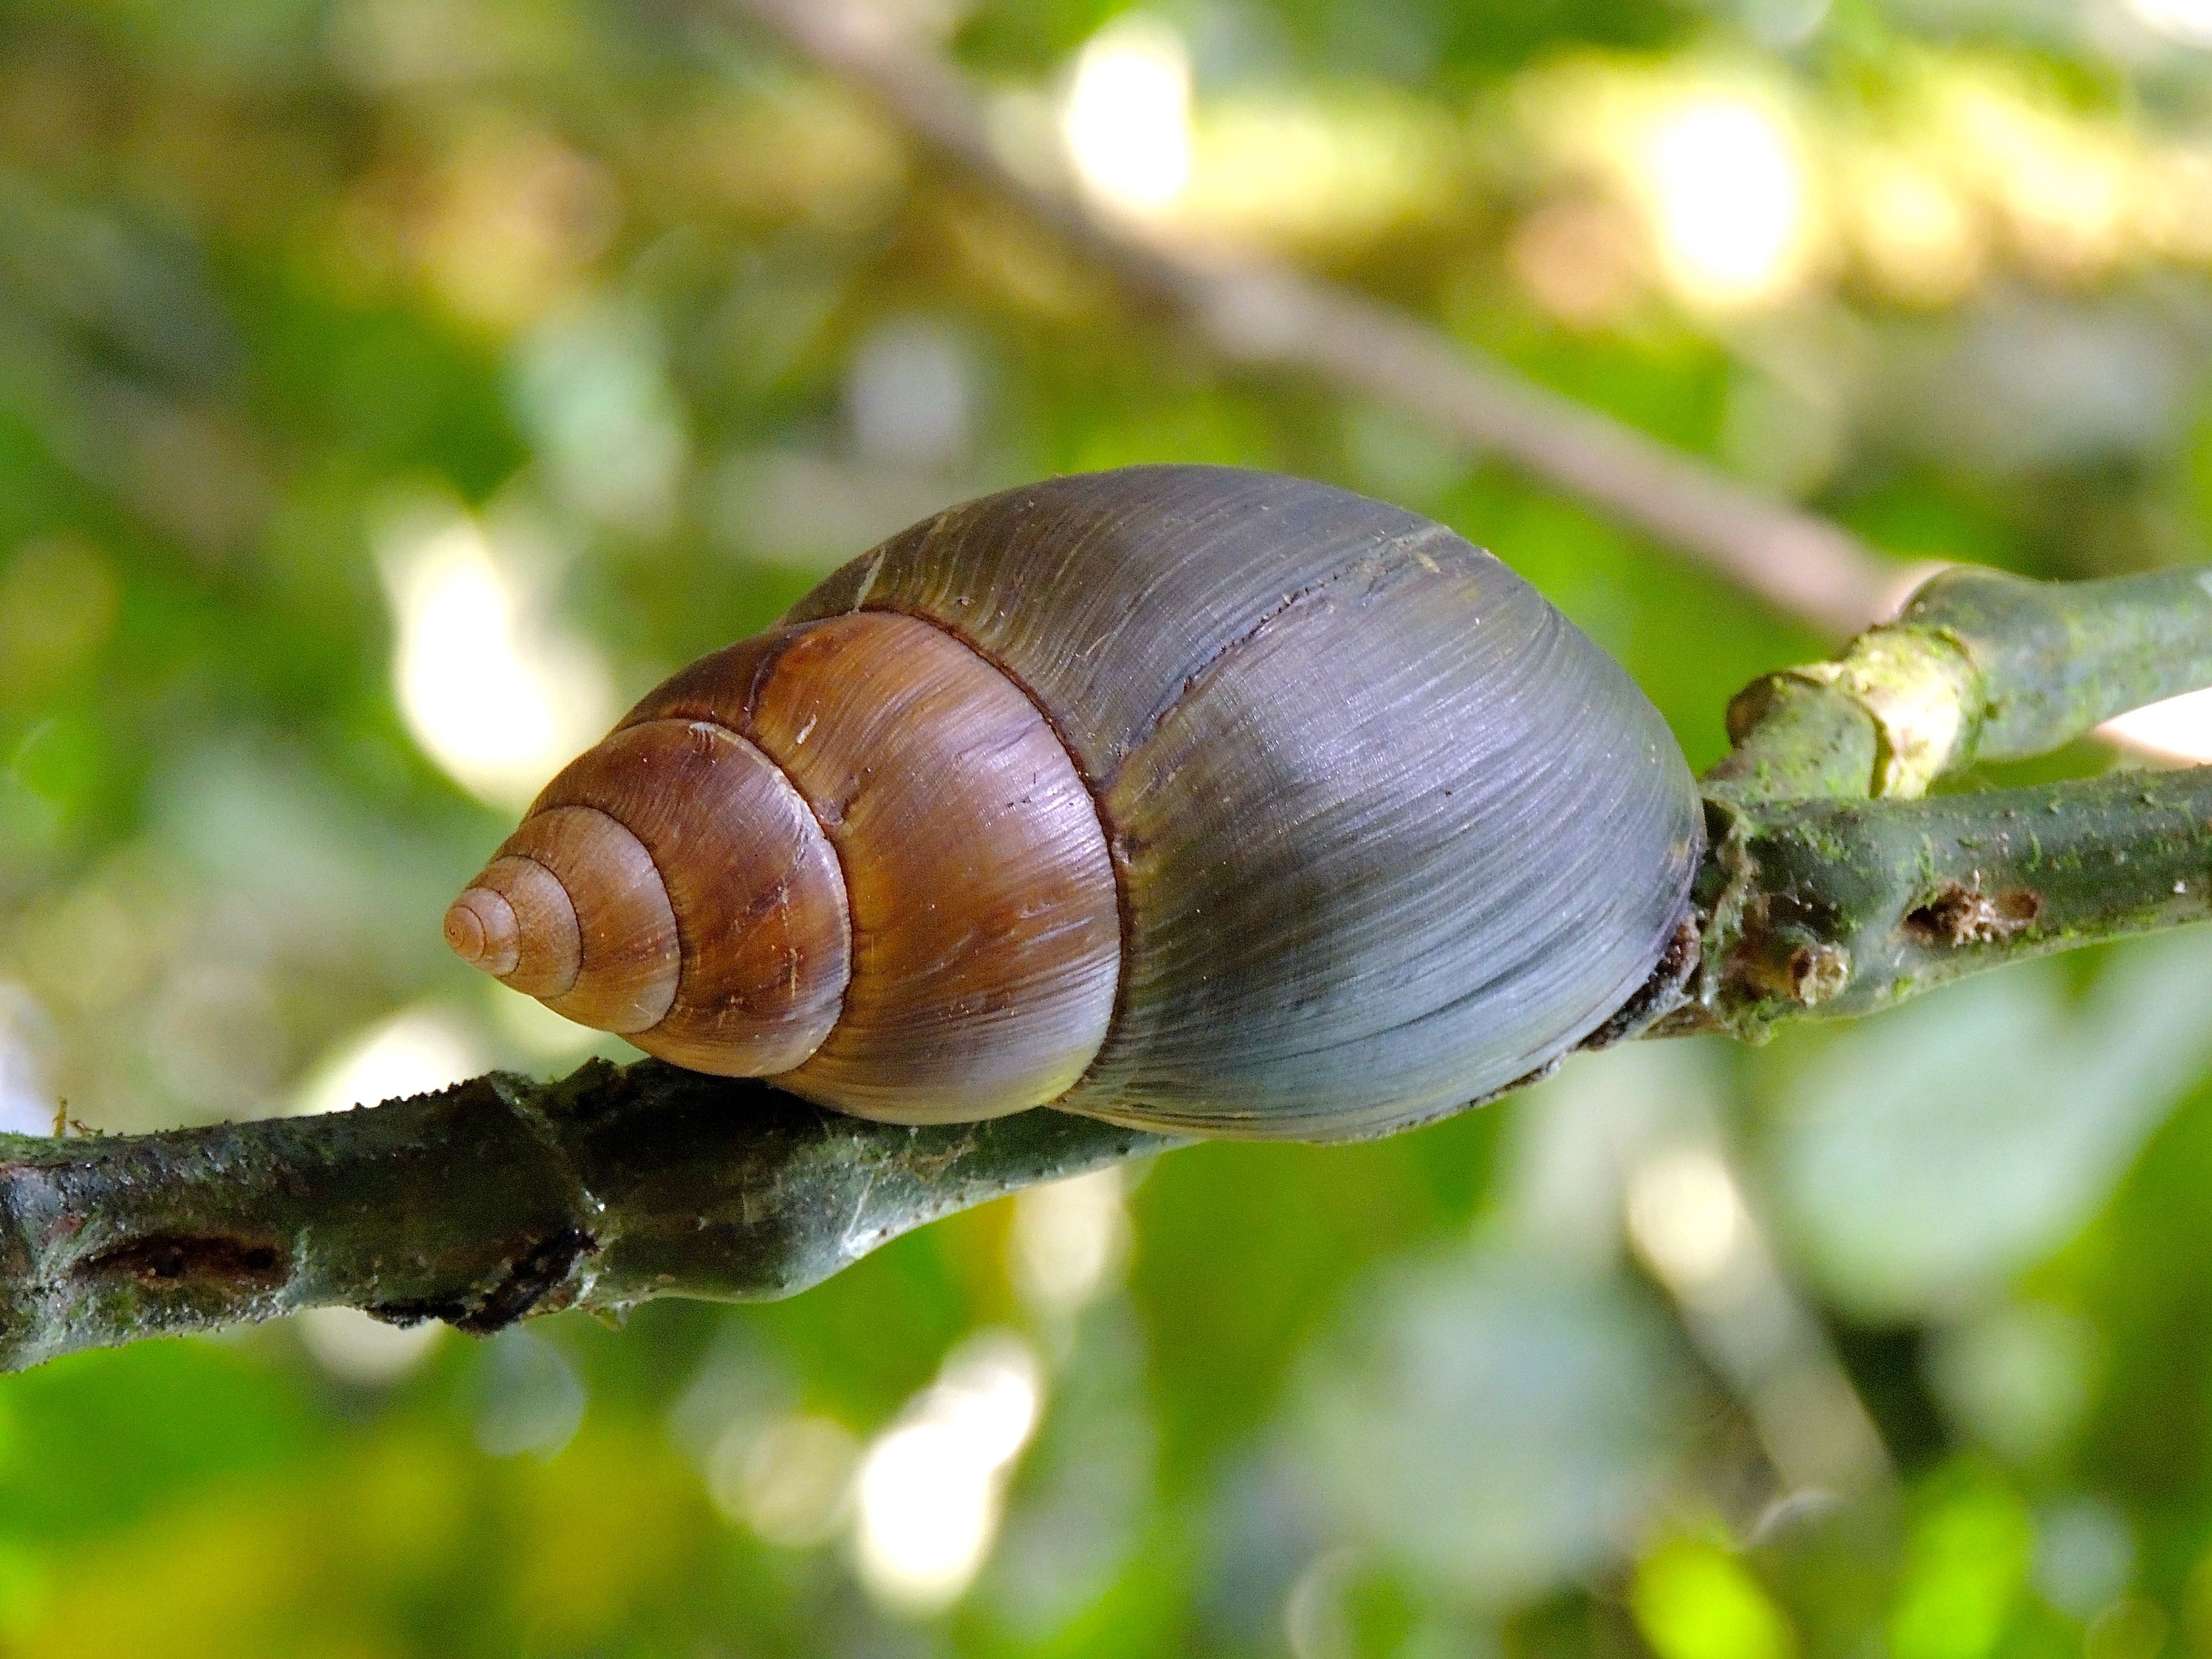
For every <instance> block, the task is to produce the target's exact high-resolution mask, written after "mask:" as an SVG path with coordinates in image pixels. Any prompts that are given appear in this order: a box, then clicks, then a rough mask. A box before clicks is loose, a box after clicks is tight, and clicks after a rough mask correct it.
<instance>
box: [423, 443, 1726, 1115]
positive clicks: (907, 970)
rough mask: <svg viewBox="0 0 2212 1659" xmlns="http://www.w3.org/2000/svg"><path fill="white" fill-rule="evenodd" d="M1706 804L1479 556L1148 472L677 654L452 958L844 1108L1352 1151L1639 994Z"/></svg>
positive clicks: (462, 922)
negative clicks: (1078, 1123) (775, 621)
mask: <svg viewBox="0 0 2212 1659" xmlns="http://www.w3.org/2000/svg"><path fill="white" fill-rule="evenodd" d="M1699 824H1700V816H1699V805H1698V799H1697V793H1696V789H1695V787H1694V785H1693V783H1692V780H1691V777H1690V774H1689V769H1688V768H1687V766H1686V764H1685V763H1684V761H1683V759H1682V756H1681V753H1680V750H1679V749H1678V747H1677V746H1676V744H1675V743H1674V738H1673V737H1672V736H1671V734H1670V733H1669V732H1668V729H1667V726H1666V725H1665V723H1664V721H1662V719H1661V718H1660V716H1659V714H1658V713H1657V711H1656V710H1655V709H1654V708H1652V707H1651V705H1650V703H1649V702H1647V701H1646V700H1645V699H1644V696H1642V695H1641V694H1640V693H1639V692H1638V690H1637V689H1636V687H1635V686H1634V685H1633V684H1632V683H1631V682H1630V681H1629V679H1628V678H1627V677H1626V675H1625V674H1624V673H1623V672H1622V671H1621V670H1620V668H1619V666H1618V665H1615V664H1614V663H1613V660H1612V659H1610V658H1608V657H1607V656H1606V655H1605V653H1603V652H1601V651H1600V650H1599V649H1598V648H1597V647H1595V645H1593V644H1591V643H1590V641H1589V640H1588V639H1586V638H1585V637H1584V636H1583V635H1582V634H1580V633H1579V632H1578V631H1577V630H1576V629H1575V628H1574V627H1573V626H1572V625H1571V623H1568V622H1567V621H1566V620H1565V618H1564V617H1561V616H1560V615H1559V612H1558V611H1554V610H1553V608H1552V606H1551V605H1549V604H1547V602H1546V601H1545V600H1544V599H1543V598H1542V597H1541V595H1539V594H1538V593H1537V592H1536V591H1535V590H1534V588H1532V587H1530V586H1528V584H1527V583H1526V582H1524V581H1522V580H1521V579H1520V578H1519V577H1517V576H1516V575H1515V574H1513V573H1512V572H1511V571H1510V570H1508V569H1507V568H1505V566H1504V565H1503V564H1502V563H1500V562H1498V560H1497V559H1496V558H1494V557H1493V556H1491V555H1490V554H1488V553H1486V552H1484V551H1482V550H1480V549H1478V548H1475V547H1474V546H1472V545H1470V544H1468V542H1466V541H1464V540H1462V538H1460V537H1458V536H1457V535H1455V534H1454V533H1453V532H1450V531H1449V530H1446V529H1444V528H1443V527H1442V526H1438V525H1436V524H1432V523H1430V522H1428V521H1427V520H1423V519H1420V518H1418V517H1416V516H1414V515H1413V514H1411V513H1405V512H1402V511H1400V510H1399V509H1397V508H1395V507H1386V506H1383V505H1382V504H1381V503H1379V502H1376V501H1369V500H1367V499H1365V498H1364V497H1362V496H1358V495H1352V494H1349V493H1347V492H1346V491H1344V490H1340V489H1330V488H1328V487H1325V486H1323V485H1320V484H1315V483H1306V482H1304V481H1302V480H1298V479H1295V478H1287V477H1275V476H1272V475H1269V474H1265V473H1256V472H1246V471H1234V470H1231V469H1227V468H1218V467H1198V466H1146V467H1131V468H1127V469H1124V470H1122V471H1114V472H1104V473H1097V474H1091V475H1087V476H1079V477H1065V478H1058V479H1054V480H1052V481H1050V482H1048V483H1039V484H1034V485H1030V486H1028V487H1025V488H1023V489H1014V490H1010V491H1007V492H1006V493H1005V494H1003V495H994V496H991V497H988V498H987V499H985V500H982V501H972V502H969V503H968V504H966V505H964V506H961V507H953V508H951V509H950V510H948V511H946V512H945V513H939V515H938V516H937V517H935V518H933V519H931V520H928V521H927V522H926V523H923V524H920V525H917V526H915V527H914V528H912V529H911V530H908V531H907V532H904V533H902V534H901V535H899V536H896V537H895V538H892V539H891V540H890V541H889V542H886V543H884V544H883V545H882V546H881V547H878V549H876V550H874V551H873V552H872V553H869V554H866V555H865V556H862V557H860V558H859V559H856V560H855V561H854V562H852V563H850V564H848V565H847V566H845V567H844V568H842V569H841V570H839V571H837V572H836V574H833V575H831V576H830V577H829V579H828V580H825V581H823V583H822V584H821V586H818V587H817V588H815V589H814V590H813V592H811V593H809V594H808V595H807V596H806V597H805V598H804V599H801V600H800V601H799V604H798V605H797V606H796V607H795V608H794V609H793V611H792V612H791V614H790V616H789V617H787V619H786V621H785V622H784V623H783V624H782V625H781V626H780V627H777V628H775V629H771V630H770V631H769V632H768V633H766V634H763V635H758V636H757V637H756V638H753V639H750V640H745V641H740V642H739V643H738V644H736V645H733V646H731V647H728V648H727V649H726V650H723V651H720V652H717V653H714V655H712V656H709V657H707V658H704V659H702V660H700V661H699V662H696V663H694V664H693V665H691V666H690V667H688V668H686V669H684V670H683V671H680V672H679V673H678V674H677V675H675V676H674V677H673V678H671V679H670V680H668V681H667V682H666V683H665V684H663V685H661V686H660V687H659V688H658V689H657V690H654V691H653V692H652V693H651V694H650V695H648V696H647V697H646V698H645V699H644V701H643V702H641V703H639V704H638V706H637V707H636V708H634V709H633V710H631V711H630V713H629V714H628V715H627V716H626V717H625V718H624V719H623V722H622V724H621V725H620V726H617V728H616V730H615V731H614V732H612V733H611V735H610V736H609V737H608V738H606V740H605V742H603V743H601V744H599V746H598V747H597V748H595V749H592V750H590V751H589V752H588V753H586V754H585V755H584V756H583V757H580V759H578V760H577V761H576V762H574V763H573V764H572V765H570V766H569V767H568V769H566V770H564V771H563V772H562V774H561V775H559V776H558V777H556V779H555V780H554V781H553V782H552V783H551V784H550V786H549V787H547V788H546V790H545V793H544V794H543V795H542V796H541V797H539V799H538V801H537V803H536V804H535V805H533V806H532V808H531V811H530V813H529V815H528V816H527V817H526V818H525V820H524V822H523V823H522V826H521V827H520V829H518V830H516V832H515V833H514V835H513V836H511V837H510V838H509V839H508V841H507V843H506V844H505V845H504V846H503V847H501V848H500V850H499V854H498V855H497V856H495V858H494V859H493V860H492V861H491V863H490V864H489V866H487V867H486V869H485V870H484V872H483V874H482V875H480V876H479V877H477V880H476V881H475V882H474V883H473V884H471V886H470V887H469V888H468V890H466V891H465V892H464V893H463V894H462V895H461V896H460V897H459V898H458V899H457V900H455V901H454V903H453V908H452V909H451V910H449V911H448V912H447V920H446V936H447V940H448V942H449V943H451V944H452V945H453V948H454V949H455V950H456V951H458V952H459V954H460V955H461V956H462V957H465V959H467V960H469V961H471V962H472V963H476V964H477V966H479V967H482V968H483V969H487V970H488V971H489V972H491V973H494V974H495V975H498V976H499V977H501V979H503V980H505V981H506V982H507V983H508V984H509V985H512V986H513V987H517V988H518V989H521V990H525V991H527V992H530V993H531V994H533V995H536V996H538V997H541V998H543V999H544V1000H545V1001H546V1003H547V1004H548V1006H551V1007H553V1008H555V1009H557V1010H558V1011H560V1012H562V1013H564V1014H567V1015H568V1016H569V1017H570V1018H574V1019H578V1020H581V1021H583V1022H584V1023H586V1024H592V1025H595V1026H599V1027H600V1028H602V1029H604V1030H610V1031H617V1032H620V1033H622V1034H623V1036H627V1037H628V1038H629V1040H630V1041H631V1042H635V1044H637V1046H639V1047H640V1048H644V1049H646V1050H647V1052H649V1053H652V1054H658V1055H659V1056H661V1057H662V1058H664V1059H666V1060H671V1061H673V1062H675V1063H677V1064H678V1065H683V1066H692V1067H695V1068H696V1069H699V1070H702V1071H708V1072H714V1073H723V1074H726V1075H732V1076H767V1077H772V1078H774V1079H775V1080H776V1082H777V1083H778V1084H779V1085H781V1086H782V1087H785V1088H787V1089H790V1090H793V1091H796V1092H797V1093H799V1094H801V1095H804V1096H806V1097H810V1098H811V1099H814V1100H817V1101H818V1102H821V1103H824V1104H827V1105H829V1106H834V1107H836V1108H839V1109H843V1110H846V1111H849V1112H854V1113H858V1114H860V1115H864V1116H868V1117H873V1118H878V1119H883V1120H885V1121H893V1122H902V1123H925V1122H939V1121H952V1120H961V1119H969V1118H982V1117H989V1116H993V1115H999V1114H1002V1113H1006V1112H1011V1111H1017V1110H1020V1109H1023V1108H1025V1107H1029V1106H1035V1105H1040V1104H1044V1103H1050V1104H1052V1105H1054V1106H1057V1107H1060V1108H1061V1109H1066V1110H1071V1111H1078V1112H1084V1113H1088V1114H1091V1115H1095V1116H1098V1117H1103V1118H1107V1119H1109V1120H1112V1121H1118V1122H1126V1123H1130V1124H1135V1125H1141V1126H1146V1127H1174V1128H1182V1129H1188V1130H1194V1131H1196V1132H1199V1133H1206V1134H1212V1135H1221V1136H1279V1137H1291V1138H1299V1139H1344V1138H1348V1137H1354V1136H1361V1135H1367V1134H1372V1133H1381V1132H1383V1131H1386V1130H1389V1129H1393V1128H1397V1127H1405V1126H1407V1125H1409V1124H1412V1123H1415V1122H1419V1121H1425V1120H1426V1119H1428V1118H1431V1117H1434V1116H1437V1115H1440V1114H1442V1113H1444V1112H1447V1111H1450V1110H1453V1109H1456V1108H1457V1107H1459V1106H1461V1105H1463V1104H1465V1103H1467V1102H1468V1101H1470V1100H1472V1099H1475V1098H1477V1097H1482V1096H1485V1095H1487V1094H1490V1093H1493V1092H1495V1091H1498V1090H1499V1089H1501V1088H1503V1087H1504V1086H1505V1085H1509V1084H1510V1083H1512V1082H1514V1081H1516V1079H1521V1078H1523V1077H1525V1076H1527V1075H1528V1074H1529V1073H1532V1072H1535V1071H1538V1070H1540V1069H1541V1068H1542V1067H1543V1066H1547V1065H1548V1064H1549V1063H1550V1062H1551V1061H1553V1060H1554V1059H1556V1058H1557V1057H1558V1056H1559V1055H1560V1054H1564V1053H1565V1052H1566V1051H1567V1050H1568V1049H1569V1048H1572V1047H1573V1046H1574V1045H1575V1044H1576V1043H1577V1042H1580V1041H1581V1040H1583V1038H1584V1037H1586V1036H1589V1035H1590V1033H1592V1032H1593V1031H1594V1030H1596V1029H1597V1028H1598V1027H1599V1026H1600V1025H1601V1024H1603V1023H1604V1022H1605V1021H1606V1020H1607V1018H1609V1017H1610V1016H1612V1015H1613V1014H1614V1013H1615V1012H1616V1011H1618V1010H1620V1008H1621V1007H1622V1006H1623V1005H1624V1004H1626V1002H1628V1001H1629V1000H1630V999H1631V998H1632V996H1633V995H1634V994H1635V993H1636V992H1637V991H1638V988H1639V987H1642V986H1643V985H1644V983H1645V981H1646V980H1647V979H1648V978H1649V977H1650V975H1651V974H1652V972H1653V970H1654V968H1655V966H1656V964H1657V963H1659V962H1660V960H1661V958H1662V955H1663V954H1664V953H1665V952H1666V951H1667V949H1668V945H1669V943H1670V942H1671V940H1672V939H1673V937H1674V933H1675V931H1676V929H1677V927H1679V925H1680V922H1681V921H1682V919H1683V918H1684V916H1685V915H1686V909H1687V905H1688V895H1689V888H1690V882H1691V878H1692V874H1693V872H1694V871H1695V868H1696V866H1697V861H1698V855H1699V836H1700V829H1699Z"/></svg>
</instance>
